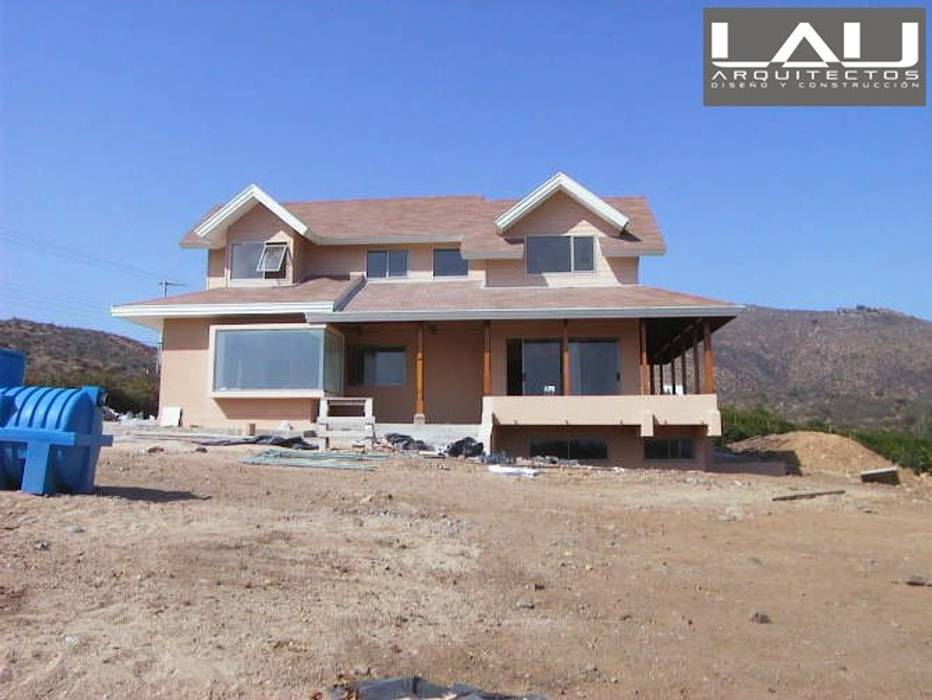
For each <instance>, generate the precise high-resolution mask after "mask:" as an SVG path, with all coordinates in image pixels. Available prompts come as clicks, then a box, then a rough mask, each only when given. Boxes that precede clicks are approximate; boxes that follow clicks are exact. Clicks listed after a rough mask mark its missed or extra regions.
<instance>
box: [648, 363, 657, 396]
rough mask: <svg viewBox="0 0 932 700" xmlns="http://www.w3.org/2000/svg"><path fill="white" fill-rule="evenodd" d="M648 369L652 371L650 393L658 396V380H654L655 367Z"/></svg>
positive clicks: (650, 366) (651, 366)
mask: <svg viewBox="0 0 932 700" xmlns="http://www.w3.org/2000/svg"><path fill="white" fill-rule="evenodd" d="M648 368H649V369H650V393H651V394H656V393H657V388H656V387H657V380H656V379H655V378H654V365H649V366H648Z"/></svg>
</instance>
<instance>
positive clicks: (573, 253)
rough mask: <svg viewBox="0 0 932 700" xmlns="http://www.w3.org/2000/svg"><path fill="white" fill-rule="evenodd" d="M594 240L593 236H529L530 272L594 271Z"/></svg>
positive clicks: (528, 261)
mask: <svg viewBox="0 0 932 700" xmlns="http://www.w3.org/2000/svg"><path fill="white" fill-rule="evenodd" d="M594 241H595V239H594V237H593V236H528V237H527V239H526V241H525V256H526V258H527V271H528V274H531V275H539V274H543V273H545V272H592V271H593V270H594V269H595V257H594V256H595V252H594Z"/></svg>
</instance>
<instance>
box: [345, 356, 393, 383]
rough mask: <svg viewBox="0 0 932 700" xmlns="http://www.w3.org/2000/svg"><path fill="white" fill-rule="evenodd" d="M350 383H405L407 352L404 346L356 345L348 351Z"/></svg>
mask: <svg viewBox="0 0 932 700" xmlns="http://www.w3.org/2000/svg"><path fill="white" fill-rule="evenodd" d="M348 356H349V377H348V380H349V383H350V384H351V385H355V386H395V385H400V384H404V383H405V366H406V364H407V354H406V353H405V349H404V348H403V347H388V348H380V347H354V348H350V349H349V351H348Z"/></svg>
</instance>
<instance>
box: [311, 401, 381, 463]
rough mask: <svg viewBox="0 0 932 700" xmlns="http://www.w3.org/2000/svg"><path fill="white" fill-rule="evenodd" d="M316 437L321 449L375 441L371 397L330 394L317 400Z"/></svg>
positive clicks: (353, 445)
mask: <svg viewBox="0 0 932 700" xmlns="http://www.w3.org/2000/svg"><path fill="white" fill-rule="evenodd" d="M317 438H318V442H319V444H320V448H321V449H322V450H338V449H349V448H352V447H360V446H361V447H366V448H369V449H371V448H372V447H373V446H374V444H375V416H373V415H372V399H371V398H370V397H364V396H362V397H356V396H340V397H336V396H329V397H326V398H323V399H321V400H320V410H319V413H318V416H317Z"/></svg>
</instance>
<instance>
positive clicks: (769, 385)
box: [715, 307, 932, 427]
mask: <svg viewBox="0 0 932 700" xmlns="http://www.w3.org/2000/svg"><path fill="white" fill-rule="evenodd" d="M715 341H716V344H715V360H716V367H717V380H718V387H719V393H720V395H721V397H722V400H723V402H725V403H732V404H743V405H751V404H760V405H763V406H766V407H767V408H769V409H771V410H773V411H776V412H777V413H781V414H783V415H785V416H786V417H788V418H791V419H794V420H797V421H805V420H809V419H818V420H831V421H832V422H833V423H834V424H836V425H858V426H891V427H893V426H897V427H903V426H906V425H908V424H909V423H910V421H911V419H913V418H914V417H915V416H916V415H918V414H925V415H928V413H929V410H930V406H932V323H930V322H929V321H925V320H922V319H919V318H914V317H912V316H907V315H905V314H900V313H896V312H894V311H887V310H877V309H865V308H858V309H843V310H838V311H786V310H781V309H769V308H762V307H749V308H748V309H747V310H746V311H745V312H744V313H743V314H742V315H741V316H739V317H738V318H737V319H735V320H734V321H732V322H731V323H729V324H728V325H727V326H725V327H724V328H723V329H722V330H721V331H720V332H719V333H717V334H716V335H715Z"/></svg>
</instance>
